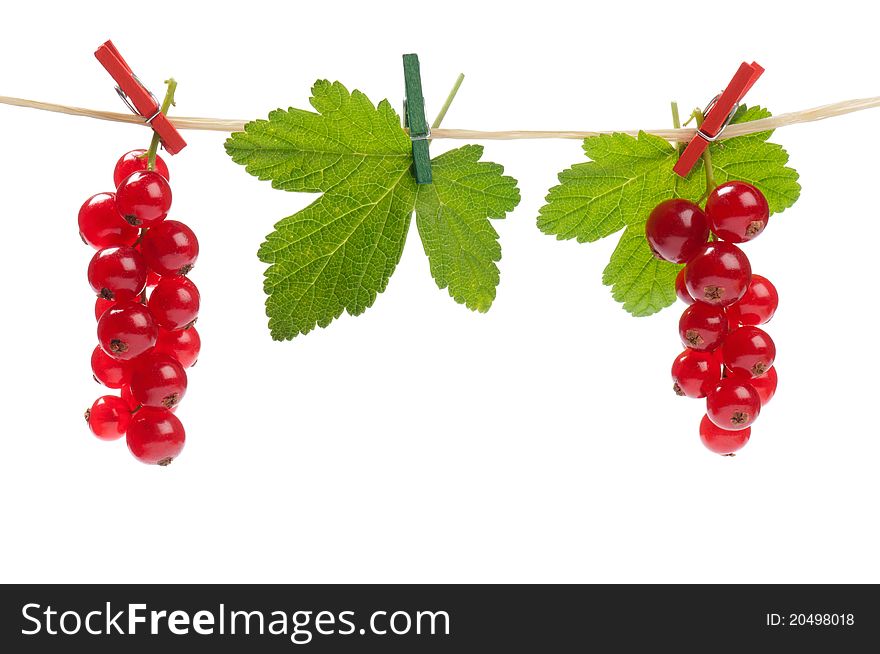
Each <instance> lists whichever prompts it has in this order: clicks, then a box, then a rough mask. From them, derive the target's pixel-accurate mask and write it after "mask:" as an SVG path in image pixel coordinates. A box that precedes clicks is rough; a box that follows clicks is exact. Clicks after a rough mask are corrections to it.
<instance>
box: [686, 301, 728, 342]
mask: <svg viewBox="0 0 880 654" xmlns="http://www.w3.org/2000/svg"><path fill="white" fill-rule="evenodd" d="M678 334H679V336H681V342H682V344H683V345H684V346H685V347H689V348H691V349H693V350H703V351H709V350H714V349H715V348H717V347H718V346H719V345H721V342H722V341H723V340H724V337H725V336H726V335H727V316H725V315H724V309H722V308H721V307H716V306H713V305H711V304H706V303H705V302H694V303H693V304H692V305H691V306H689V307H688V308H687V309H685V310H684V313H682V314H681V318H680V319H679V321H678Z"/></svg>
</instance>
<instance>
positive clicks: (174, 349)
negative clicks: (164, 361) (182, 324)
mask: <svg viewBox="0 0 880 654" xmlns="http://www.w3.org/2000/svg"><path fill="white" fill-rule="evenodd" d="M201 348H202V339H201V338H200V337H199V333H198V332H197V331H196V328H195V327H189V328H188V329H176V330H174V331H169V330H167V329H160V330H159V339H158V340H157V341H156V348H155V349H156V352H163V353H165V354H168V355H171V356H173V357H174V358H175V359H177V360H178V361H179V362H180V365H182V366H183V367H184V368H189V367H191V366H193V365H194V364H195V362H196V361H198V358H199V351H200V350H201Z"/></svg>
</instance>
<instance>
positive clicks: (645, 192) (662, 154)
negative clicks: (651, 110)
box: [538, 106, 800, 316]
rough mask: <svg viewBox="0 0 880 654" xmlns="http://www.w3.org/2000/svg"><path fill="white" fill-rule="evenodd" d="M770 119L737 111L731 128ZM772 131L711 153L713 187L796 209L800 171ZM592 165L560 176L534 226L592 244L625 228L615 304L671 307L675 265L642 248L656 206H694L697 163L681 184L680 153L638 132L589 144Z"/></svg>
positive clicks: (610, 269) (701, 187)
mask: <svg viewBox="0 0 880 654" xmlns="http://www.w3.org/2000/svg"><path fill="white" fill-rule="evenodd" d="M769 115H770V112H769V111H767V110H766V109H763V108H761V107H745V106H743V107H740V109H739V110H738V111H737V113H736V115H735V116H734V119H733V121H732V122H746V121H749V120H757V119H759V118H765V117H768V116H769ZM771 133H772V132H760V133H757V134H750V135H747V136H741V137H737V138H732V139H727V140H724V141H719V142H718V143H714V144H712V145H711V146H710V154H711V157H712V163H713V172H714V175H715V180H716V182H717V183H719V184H720V183H724V182H726V181H728V180H730V179H739V180H743V181H747V182H749V183H751V184H753V185H755V186H756V187H757V188H759V189H760V190H761V191H762V192H763V193H764V194H765V195H766V197H767V201H768V203H769V205H770V210H771V212H778V211H782V210H784V209H786V208H787V207H790V206H791V205H793V204H794V203H795V202H796V201H797V198H798V195H799V193H800V185H799V184H798V183H797V178H798V175H797V172H796V171H795V170H794V169H792V168H788V167H786V164H787V163H788V153H786V152H785V150H784V149H783V148H782V147H781V146H779V145H776V144H773V143H769V142H768V141H767V140H768V139H769V138H770V135H771ZM583 147H584V151H585V153H586V154H587V156H588V157H589V158H590V159H591V161H588V162H586V163H578V164H575V165H574V166H572V167H571V168H569V169H568V170H565V171H563V172H562V173H560V174H559V182H560V184H559V185H558V186H555V187H553V188H552V189H550V191H549V193H548V195H547V198H546V204H545V205H544V206H543V207H542V208H541V210H540V215H539V217H538V227H539V228H540V229H541V230H542V231H543V232H544V233H545V234H553V235H555V236H556V237H557V238H558V239H577V240H578V241H579V242H588V241H596V240H598V239H600V238H603V237H606V236H610V235H611V234H613V233H615V232H618V231H620V230H621V229H624V228H625V229H624V232H623V234H622V236H621V238H620V242H619V243H618V245H617V248H616V249H615V251H614V253H613V254H612V255H611V260H610V262H609V264H608V266H607V267H606V268H605V271H604V273H603V282H604V283H605V284H606V285H608V286H611V287H612V288H611V292H612V295H613V297H614V299H615V300H617V301H618V302H621V303H622V304H623V308H624V309H625V310H626V311H629V312H630V313H631V314H633V315H634V316H647V315H651V314H653V313H656V312H657V311H660V310H661V309H663V308H665V307H667V306H670V305H671V304H672V303H673V302H675V297H676V296H675V290H674V284H675V276H676V274H677V273H678V270H679V269H680V266H677V265H675V264H671V263H667V262H663V261H658V260H656V259H655V258H654V257H653V256H652V254H651V251H650V249H649V248H648V246H647V243H646V242H645V237H644V225H645V221H646V220H647V218H648V215H649V213H650V211H651V210H652V209H653V208H654V207H655V206H656V205H657V204H659V203H660V202H661V201H663V200H666V199H668V198H673V197H683V198H687V199H689V200H692V201H697V200H698V199H699V198H700V197H701V196H703V194H704V193H705V189H706V185H705V177H704V175H705V173H704V170H703V162H702V160H700V161H699V162H698V164H697V165H696V166H695V167H694V170H693V171H692V172H691V174H690V175H689V176H688V177H687V179H682V178H680V177H679V176H678V175H676V174H675V173H673V172H672V167H673V166H674V165H675V162H676V161H677V159H678V151H677V150H676V148H675V147H673V146H672V145H671V144H669V143H668V142H667V141H664V140H663V139H660V138H658V137H656V136H651V135H649V134H645V133H644V132H642V133H639V135H638V136H637V137H632V136H629V135H627V134H611V135H602V136H596V137H591V138H587V139H585V140H584V145H583Z"/></svg>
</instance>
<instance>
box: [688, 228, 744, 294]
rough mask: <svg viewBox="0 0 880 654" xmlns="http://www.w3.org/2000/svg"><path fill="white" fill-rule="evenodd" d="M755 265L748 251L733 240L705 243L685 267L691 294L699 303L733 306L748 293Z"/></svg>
mask: <svg viewBox="0 0 880 654" xmlns="http://www.w3.org/2000/svg"><path fill="white" fill-rule="evenodd" d="M751 277H752V267H751V265H749V259H748V257H746V255H745V253H744V252H743V251H742V250H740V249H739V248H738V247H736V246H735V245H733V244H731V243H725V242H724V241H715V242H713V243H709V244H708V245H706V246H705V247H704V248H703V249H702V250H701V251H700V252H699V253H698V254H696V255H695V256H694V257H693V258H692V259H691V260H690V261H689V262H688V264H687V266H685V269H684V280H685V285H686V286H687V290H688V293H690V294H691V297H692V298H694V299H695V300H698V301H700V302H706V303H708V304H715V305H718V306H722V307H726V306H730V305H731V304H733V303H734V302H736V301H737V300H739V299H740V298H741V297H742V296H743V295H744V294H745V292H746V289H747V288H748V286H749V281H750V280H751Z"/></svg>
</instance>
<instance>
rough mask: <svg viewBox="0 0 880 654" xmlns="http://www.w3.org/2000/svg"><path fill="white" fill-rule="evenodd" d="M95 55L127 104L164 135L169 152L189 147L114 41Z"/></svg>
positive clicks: (165, 145)
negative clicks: (114, 81)
mask: <svg viewBox="0 0 880 654" xmlns="http://www.w3.org/2000/svg"><path fill="white" fill-rule="evenodd" d="M95 57H96V58H97V59H98V61H100V62H101V65H102V66H104V68H106V69H107V72H108V73H110V75H111V76H112V77H113V79H114V80H116V92H117V93H118V94H119V97H120V98H122V101H123V102H124V103H125V104H126V106H127V107H128V108H129V109H131V110H132V112H133V113H134V114H135V115H137V116H142V117H143V119H144V122H146V123H147V124H149V125H150V127H152V128H153V129H154V130H155V132H156V133H157V134H158V135H159V138H160V139H162V145H163V146H164V148H165V150H166V151H167V152H168V153H169V154H177V153H178V152H180V151H181V150H183V148H185V147H186V141H184V140H183V137H182V136H181V135H180V132H178V131H177V129H176V128H175V127H174V125H172V124H171V121H170V120H168V117H167V116H166V115H165V114H163V113H162V112H161V110H160V108H159V107H160V105H159V101H158V100H157V99H156V96H155V95H153V94H152V93H150V92H149V91H148V90H147V88H146V87H145V86H144V85H143V83H142V82H141V81H140V80H139V79H138V77H137V75H135V74H134V73H133V72H132V70H131V67H130V66H129V65H128V64H127V63H126V61H125V59H123V58H122V55H121V54H119V50H117V49H116V46H115V45H113V42H112V41H107V42H106V43H104V44H103V45H102V46H101V47H100V48H98V49H97V50H96V51H95Z"/></svg>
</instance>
